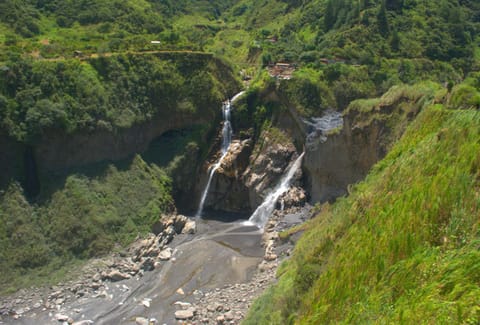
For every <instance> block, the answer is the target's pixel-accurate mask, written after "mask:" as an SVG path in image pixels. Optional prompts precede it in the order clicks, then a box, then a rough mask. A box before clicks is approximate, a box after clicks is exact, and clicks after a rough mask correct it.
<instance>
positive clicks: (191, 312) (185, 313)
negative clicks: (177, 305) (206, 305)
mask: <svg viewBox="0 0 480 325" xmlns="http://www.w3.org/2000/svg"><path fill="white" fill-rule="evenodd" d="M196 312H197V310H196V309H195V308H193V307H190V308H188V309H185V310H177V311H176V312H175V318H176V319H178V320H187V319H192V318H193V316H195V313H196Z"/></svg>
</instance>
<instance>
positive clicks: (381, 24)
mask: <svg viewBox="0 0 480 325" xmlns="http://www.w3.org/2000/svg"><path fill="white" fill-rule="evenodd" d="M377 24H378V30H379V32H380V34H382V36H383V37H386V36H388V34H389V33H390V27H389V25H388V18H387V8H386V5H385V0H383V1H382V4H381V5H380V10H379V11H378V14H377Z"/></svg>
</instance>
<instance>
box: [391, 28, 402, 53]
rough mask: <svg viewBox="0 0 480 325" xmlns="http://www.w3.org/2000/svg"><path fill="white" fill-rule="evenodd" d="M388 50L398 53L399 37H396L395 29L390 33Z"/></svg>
mask: <svg viewBox="0 0 480 325" xmlns="http://www.w3.org/2000/svg"><path fill="white" fill-rule="evenodd" d="M390 48H391V49H392V51H394V52H398V51H399V50H400V36H399V35H398V31H397V30H396V29H394V30H393V33H392V39H391V40H390Z"/></svg>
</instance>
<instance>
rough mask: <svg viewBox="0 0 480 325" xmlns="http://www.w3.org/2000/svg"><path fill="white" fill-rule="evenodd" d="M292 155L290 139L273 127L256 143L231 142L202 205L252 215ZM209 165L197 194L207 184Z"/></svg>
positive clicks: (283, 170) (293, 153) (206, 166)
mask: <svg viewBox="0 0 480 325" xmlns="http://www.w3.org/2000/svg"><path fill="white" fill-rule="evenodd" d="M296 153H297V150H296V148H295V146H294V144H293V142H292V139H291V138H290V137H288V136H287V135H286V134H285V133H284V131H282V130H280V129H277V128H269V129H266V130H264V131H262V133H261V135H260V136H259V140H258V141H257V142H256V143H254V141H253V139H246V140H234V141H233V142H232V144H231V145H230V150H229V152H228V154H227V155H226V156H225V158H224V159H223V161H222V164H221V166H220V168H219V169H218V170H217V172H216V173H215V175H214V176H213V179H212V183H211V187H210V191H209V193H208V196H207V199H206V201H205V206H206V207H207V208H212V209H214V210H221V211H228V212H248V213H250V212H252V211H253V210H255V208H256V207H257V206H259V205H260V204H261V203H262V202H263V199H264V198H265V196H266V195H267V193H268V192H269V191H270V190H272V189H273V188H274V187H275V186H276V185H277V184H278V182H279V181H280V179H281V177H282V176H283V174H284V172H285V169H286V168H287V167H288V165H289V163H290V162H291V160H292V159H294V157H295V156H296ZM217 159H218V157H217ZM211 164H212V163H211V162H210V163H208V164H206V165H205V166H204V168H203V170H204V173H203V175H202V177H201V180H200V182H199V184H198V186H197V193H200V194H201V192H202V189H203V186H204V185H205V183H206V182H207V177H208V174H207V170H208V167H209V166H210V165H211Z"/></svg>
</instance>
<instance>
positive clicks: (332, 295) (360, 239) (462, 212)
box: [244, 105, 480, 324]
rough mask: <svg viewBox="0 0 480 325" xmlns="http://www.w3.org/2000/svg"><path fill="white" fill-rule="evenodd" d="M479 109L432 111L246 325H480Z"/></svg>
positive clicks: (343, 203) (342, 204) (329, 212)
mask: <svg viewBox="0 0 480 325" xmlns="http://www.w3.org/2000/svg"><path fill="white" fill-rule="evenodd" d="M479 152H480V112H479V111H478V110H451V109H447V108H445V107H444V106H442V105H433V106H430V107H428V108H427V109H425V110H424V111H422V112H421V113H420V115H419V116H418V118H417V119H416V120H415V121H414V122H413V124H412V125H411V126H410V127H409V128H408V130H407V132H406V133H405V135H404V136H403V137H402V139H401V140H400V141H399V142H398V143H397V144H396V145H395V146H394V147H393V149H392V151H391V152H390V153H389V154H388V156H387V157H386V158H385V159H384V160H382V161H381V162H379V163H378V164H377V165H376V166H375V168H374V169H373V170H372V172H371V173H370V174H369V176H368V177H367V179H366V180H365V181H364V182H362V183H360V184H358V185H356V186H355V187H354V188H353V190H352V192H351V195H350V196H349V197H348V198H343V199H340V200H339V201H338V202H337V203H335V204H334V205H332V206H329V205H325V206H323V209H322V211H321V213H320V214H319V215H318V216H317V217H316V218H314V219H313V220H312V221H311V222H309V223H308V224H306V225H305V227H304V228H305V229H306V232H305V234H304V235H303V236H302V238H301V239H300V241H299V242H298V244H297V246H296V248H295V251H294V254H293V257H292V258H291V260H289V261H288V262H286V263H284V264H283V265H282V266H281V268H280V270H279V273H278V274H279V276H280V280H279V283H278V284H277V285H276V286H274V287H273V288H271V289H270V290H269V291H268V292H267V293H266V294H265V295H264V296H263V297H262V298H260V299H259V300H258V301H256V303H255V304H254V305H253V308H252V310H251V312H250V314H249V316H248V317H247V319H246V320H245V322H244V323H245V324H288V323H300V324H324V323H345V324H355V323H356V324H358V323H402V322H403V323H415V322H419V323H438V324H447V323H448V324H451V323H467V324H477V323H478V322H479V321H480V309H479V307H478V302H479V300H478V297H479V296H480V277H479V275H480V253H479V247H480V232H479V215H480V154H479Z"/></svg>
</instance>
